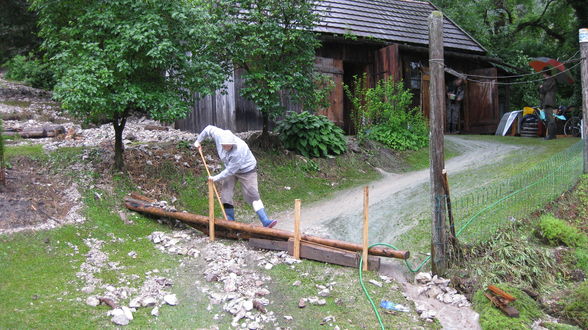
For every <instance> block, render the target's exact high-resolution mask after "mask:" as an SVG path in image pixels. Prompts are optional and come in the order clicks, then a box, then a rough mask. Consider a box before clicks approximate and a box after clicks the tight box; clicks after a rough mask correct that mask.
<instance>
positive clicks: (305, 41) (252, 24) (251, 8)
mask: <svg viewBox="0 0 588 330" xmlns="http://www.w3.org/2000/svg"><path fill="white" fill-rule="evenodd" d="M313 6H314V0H296V1H283V0H224V2H223V5H222V6H218V7H217V8H218V10H221V11H223V12H224V13H226V16H225V21H224V23H223V26H224V28H225V31H226V32H225V35H226V36H228V37H229V38H230V39H231V40H230V41H229V42H227V44H228V45H229V51H230V54H231V58H232V60H233V63H234V65H235V67H236V68H237V69H239V68H240V69H244V79H245V81H246V85H245V87H244V88H243V89H242V90H241V92H242V95H243V96H244V97H246V98H247V99H249V100H251V101H253V102H255V104H256V105H257V106H258V108H259V109H260V110H261V111H262V113H263V136H267V134H268V129H269V120H270V118H272V117H275V116H277V115H280V114H282V113H283V112H284V111H285V109H284V106H283V102H282V98H283V96H284V94H285V95H287V97H289V98H290V99H291V100H294V101H295V102H296V103H297V104H300V105H302V106H303V107H304V108H306V109H310V110H315V108H314V107H316V106H317V101H318V100H320V98H317V93H318V94H320V88H317V85H316V81H317V80H319V78H318V76H317V74H315V73H314V71H313V69H314V59H315V49H316V48H317V47H318V46H319V41H318V39H317V37H316V35H315V34H314V33H313V32H312V30H313V27H314V26H315V25H316V23H317V20H318V17H317V16H316V14H315V12H314V11H313Z"/></svg>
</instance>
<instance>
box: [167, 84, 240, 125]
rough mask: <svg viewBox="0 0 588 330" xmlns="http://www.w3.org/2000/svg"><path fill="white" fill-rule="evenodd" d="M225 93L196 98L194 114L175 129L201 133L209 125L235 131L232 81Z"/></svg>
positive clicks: (197, 96)
mask: <svg viewBox="0 0 588 330" xmlns="http://www.w3.org/2000/svg"><path fill="white" fill-rule="evenodd" d="M226 86H227V88H226V89H225V90H224V91H220V90H219V91H217V92H216V93H215V94H214V95H206V96H204V97H199V95H197V94H196V95H195V96H194V99H195V101H194V104H193V106H192V112H191V113H190V114H189V115H188V117H186V118H184V119H180V120H177V121H176V123H175V127H176V128H177V129H181V130H183V131H188V132H194V133H199V132H200V131H202V129H203V128H204V127H206V126H208V125H215V126H217V127H220V128H224V129H230V130H233V131H234V130H235V128H236V126H237V122H236V118H235V85H234V83H233V82H232V81H228V82H227V83H226Z"/></svg>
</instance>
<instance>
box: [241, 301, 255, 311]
mask: <svg viewBox="0 0 588 330" xmlns="http://www.w3.org/2000/svg"><path fill="white" fill-rule="evenodd" d="M243 308H244V309H245V310H246V311H250V310H252V309H253V301H252V300H246V301H245V302H244V303H243Z"/></svg>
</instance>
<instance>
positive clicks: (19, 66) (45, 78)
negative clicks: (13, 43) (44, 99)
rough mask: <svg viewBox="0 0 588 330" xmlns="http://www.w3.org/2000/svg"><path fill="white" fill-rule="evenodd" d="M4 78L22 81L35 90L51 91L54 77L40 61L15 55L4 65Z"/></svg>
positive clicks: (45, 64) (46, 65)
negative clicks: (6, 70) (5, 71)
mask: <svg viewBox="0 0 588 330" xmlns="http://www.w3.org/2000/svg"><path fill="white" fill-rule="evenodd" d="M5 66H6V68H7V69H8V72H7V73H6V78H9V79H13V80H18V81H22V82H24V83H25V84H27V85H31V86H32V87H35V88H42V89H47V90H52V89H53V86H54V85H55V77H54V76H53V72H52V71H51V70H50V69H49V65H48V64H47V63H44V62H43V61H41V60H38V59H34V58H27V57H25V56H23V55H16V56H15V57H13V58H12V59H10V60H9V61H8V62H6V64H5Z"/></svg>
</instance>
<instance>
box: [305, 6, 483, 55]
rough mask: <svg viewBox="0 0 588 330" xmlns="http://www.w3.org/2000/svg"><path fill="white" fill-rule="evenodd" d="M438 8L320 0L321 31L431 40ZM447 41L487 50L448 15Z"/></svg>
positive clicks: (450, 45) (447, 44)
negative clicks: (430, 27)
mask: <svg viewBox="0 0 588 330" xmlns="http://www.w3.org/2000/svg"><path fill="white" fill-rule="evenodd" d="M434 10H437V9H436V8H435V7H434V6H433V5H432V4H431V3H429V2H426V1H413V0H319V1H318V7H317V11H318V13H319V16H320V23H319V24H318V25H317V27H316V31H317V32H323V33H333V34H353V35H356V36H358V37H367V38H377V39H381V40H384V41H387V42H406V43H409V44H416V45H428V44H429V32H428V26H427V18H428V16H429V15H430V14H431V12H432V11H434ZM443 21H444V22H443V39H444V45H445V47H448V48H454V49H461V50H467V51H473V52H479V53H486V50H485V49H484V47H483V46H482V45H480V44H479V43H478V42H477V41H476V40H474V38H472V37H471V36H469V35H468V34H467V33H466V32H465V31H464V30H462V29H461V28H460V27H458V26H457V25H456V24H455V23H453V22H452V21H451V20H449V19H447V18H446V17H445V18H444V19H443Z"/></svg>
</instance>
